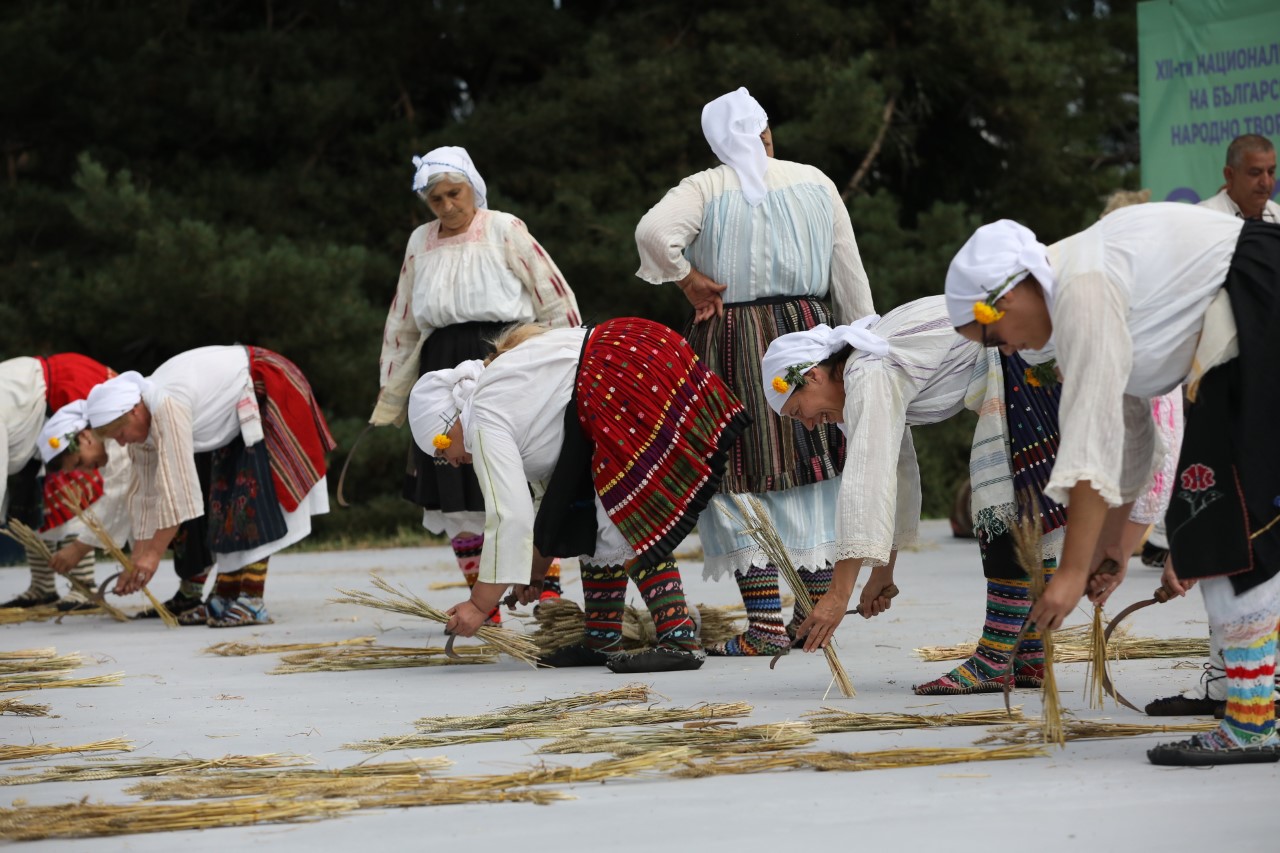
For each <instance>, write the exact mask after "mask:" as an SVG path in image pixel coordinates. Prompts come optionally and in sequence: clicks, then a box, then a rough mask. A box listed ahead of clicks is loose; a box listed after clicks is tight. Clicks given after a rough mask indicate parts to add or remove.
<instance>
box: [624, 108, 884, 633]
mask: <svg viewBox="0 0 1280 853" xmlns="http://www.w3.org/2000/svg"><path fill="white" fill-rule="evenodd" d="M702 131H703V134H704V135H705V136H706V139H707V142H708V143H709V144H710V146H711V150H712V151H714V152H715V154H716V157H718V158H719V159H720V161H721V163H722V165H720V166H717V167H716V168H714V169H708V170H707V171H704V172H699V173H698V174H696V175H692V176H690V177H688V178H685V179H684V180H683V181H682V182H681V183H680V184H679V186H677V187H675V188H674V189H672V190H671V191H669V192H668V193H667V194H666V196H665V197H663V199H662V200H661V201H660V202H658V204H656V205H655V206H654V207H653V209H652V210H650V211H649V212H648V213H646V214H645V216H644V218H643V219H641V220H640V223H639V225H638V226H637V227H636V246H637V248H638V249H639V252H640V260H641V264H640V269H639V271H638V272H637V273H636V274H637V275H638V276H639V277H640V278H642V279H644V280H645V281H647V282H649V283H651V284H662V283H664V282H671V281H674V282H676V284H677V285H678V286H679V287H680V289H681V290H682V291H683V292H684V294H685V296H686V297H687V298H688V300H689V302H690V303H691V304H692V305H693V308H694V312H695V313H694V318H693V324H692V326H691V328H690V330H689V333H688V338H689V343H690V345H691V346H692V347H693V349H694V351H695V352H697V353H698V356H699V357H700V358H701V359H702V360H703V361H704V362H705V363H706V364H707V366H708V367H710V368H711V370H713V371H714V372H715V373H716V374H717V375H718V376H720V377H721V378H722V379H723V380H724V381H725V382H726V383H727V384H728V385H729V387H730V388H731V389H732V390H733V392H734V394H735V395H736V396H737V397H738V398H739V399H740V400H742V402H743V404H744V405H746V406H747V409H748V411H749V412H750V413H751V416H752V419H753V425H752V427H751V428H750V429H749V430H748V431H747V433H746V434H745V435H744V437H743V440H742V441H740V442H738V443H737V444H736V445H735V446H734V447H733V449H732V450H731V452H730V459H729V464H728V466H727V467H726V470H725V477H724V482H723V484H722V486H721V494H720V495H718V496H716V497H715V498H713V500H712V509H711V510H710V511H709V512H706V513H704V514H703V515H702V518H701V519H700V520H699V524H698V529H699V531H700V533H701V537H702V547H703V553H704V555H705V563H704V566H705V572H706V574H707V575H708V576H710V577H715V578H719V577H721V576H722V575H724V574H725V573H727V572H732V573H733V576H734V578H735V579H736V580H737V583H738V589H739V590H740V591H741V593H742V600H743V602H744V603H745V604H746V608H747V620H748V627H747V630H746V632H745V633H743V634H740V635H738V636H737V637H734V638H733V639H731V640H729V641H728V642H727V643H724V644H721V645H719V646H716V647H713V648H710V649H708V652H709V653H711V654H722V655H735V656H747V655H773V654H777V653H778V652H783V651H786V650H787V649H788V648H790V645H791V640H790V637H789V636H788V634H789V633H790V632H794V630H795V627H794V626H795V624H798V622H797V621H796V620H793V625H792V626H791V627H790V628H789V629H784V626H783V623H782V614H781V605H780V599H779V589H778V569H777V567H776V566H774V565H772V564H771V563H770V562H769V560H768V557H767V556H766V555H765V554H764V552H763V550H762V549H761V548H760V547H759V546H758V545H757V544H756V543H755V542H754V541H753V540H752V539H751V538H750V537H749V536H747V535H745V534H743V533H741V532H740V531H739V530H738V529H737V527H738V525H736V524H735V523H734V522H733V521H732V520H731V519H732V518H736V517H737V515H736V511H735V510H734V507H735V504H734V503H733V501H732V499H731V498H730V497H729V495H730V494H748V493H749V494H753V495H754V496H755V497H757V498H758V499H760V501H761V502H762V503H763V504H764V505H765V506H766V507H767V508H768V510H769V515H770V517H771V518H772V519H773V522H774V524H775V525H776V527H777V529H778V532H779V534H780V535H781V536H782V538H783V541H784V542H785V543H786V545H787V550H788V552H789V553H790V554H791V555H792V557H793V559H794V561H795V563H796V565H797V566H798V567H799V569H800V574H801V576H802V577H803V578H804V580H805V585H806V587H807V588H808V591H809V594H810V596H811V597H812V598H814V599H818V598H820V597H821V596H822V594H823V593H825V592H826V590H827V587H828V586H829V584H830V582H831V563H832V562H833V561H834V559H835V557H834V554H835V545H836V543H835V528H834V525H833V519H834V507H835V500H836V492H837V489H838V485H839V481H838V476H839V473H840V457H841V453H842V450H843V443H842V441H841V438H840V433H839V431H838V430H836V429H835V427H834V426H828V425H823V426H820V427H818V428H817V429H814V430H812V431H807V430H803V429H801V428H799V426H798V425H796V424H794V423H792V424H788V423H784V422H783V421H782V420H781V419H779V417H778V416H777V415H776V414H774V412H773V411H772V410H771V409H770V408H769V406H768V404H767V403H766V402H765V399H764V396H763V394H762V392H761V386H760V356H761V355H762V354H763V351H764V348H765V347H767V346H768V345H769V343H770V341H772V340H774V339H775V338H776V337H778V336H779V335H783V334H786V333H788V332H794V331H799V330H803V329H809V328H812V327H814V326H817V325H819V324H823V323H832V322H835V323H845V322H850V321H852V320H854V319H856V318H858V317H862V316H864V315H867V314H870V313H871V312H872V310H873V309H872V303H871V289H870V286H869V285H868V283H867V275H866V272H865V271H864V270H863V267H862V259H861V257H860V256H859V254H858V244H857V241H856V240H855V239H854V234H853V226H852V224H851V223H850V221H849V212H848V210H846V209H845V206H844V202H843V201H842V200H841V199H840V196H839V194H838V193H837V192H836V187H835V184H833V183H832V181H831V179H830V178H828V177H827V176H826V175H824V174H823V173H822V172H821V171H819V170H818V169H816V168H814V167H813V166H806V165H804V164H802V163H793V162H789V161H786V160H778V159H775V158H774V156H773V135H772V131H771V130H770V129H769V119H768V116H767V115H765V111H764V109H763V108H762V107H761V106H760V104H759V103H758V102H757V101H756V99H755V98H753V97H751V95H750V94H749V93H748V92H747V90H746V89H738V90H737V91H734V92H729V93H728V94H726V95H722V96H721V97H719V98H716V99H715V100H714V101H712V102H711V103H709V104H707V105H706V107H705V108H704V109H703V111H702ZM827 300H830V302H831V303H833V305H834V321H833V310H832V308H829V307H828V305H827ZM721 508H724V509H726V510H728V511H729V512H730V515H729V516H726V515H725V514H724V513H722V512H721V511H720V509H721Z"/></svg>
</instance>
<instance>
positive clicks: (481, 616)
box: [444, 598, 489, 637]
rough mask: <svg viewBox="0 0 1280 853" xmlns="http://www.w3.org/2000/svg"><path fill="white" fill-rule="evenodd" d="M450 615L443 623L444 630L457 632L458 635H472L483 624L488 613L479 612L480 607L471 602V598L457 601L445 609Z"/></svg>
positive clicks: (451, 632)
mask: <svg viewBox="0 0 1280 853" xmlns="http://www.w3.org/2000/svg"><path fill="white" fill-rule="evenodd" d="M445 613H447V614H448V615H449V617H450V619H449V621H448V622H447V623H445V626H444V630H445V631H446V632H447V633H450V634H457V635H458V636H459V637H474V636H475V635H476V631H478V630H480V627H481V626H482V625H484V621H485V620H486V619H488V618H489V614H488V613H481V612H480V609H479V608H478V607H476V606H475V605H474V604H472V603H471V599H469V598H468V599H467V600H466V601H462V602H459V603H458V604H455V605H453V607H450V608H449V609H448V610H446V611H445Z"/></svg>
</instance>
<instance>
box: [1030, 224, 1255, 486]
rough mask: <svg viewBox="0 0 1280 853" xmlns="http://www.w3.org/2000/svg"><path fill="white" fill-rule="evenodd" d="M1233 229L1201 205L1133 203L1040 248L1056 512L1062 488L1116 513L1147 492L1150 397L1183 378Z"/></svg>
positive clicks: (1235, 234) (1155, 452)
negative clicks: (1054, 377)
mask: <svg viewBox="0 0 1280 853" xmlns="http://www.w3.org/2000/svg"><path fill="white" fill-rule="evenodd" d="M1243 226H1244V223H1243V222H1242V221H1241V220H1240V219H1237V218H1235V217H1233V216H1229V215H1226V214H1223V213H1219V212H1217V211H1213V210H1209V209H1206V208H1203V207H1194V206H1192V205H1186V204H1176V203H1165V202H1159V203H1150V204H1140V205H1134V206H1132V207H1126V208H1122V209H1120V210H1117V211H1115V212H1114V213H1111V214H1110V215H1108V216H1106V217H1105V218H1103V219H1101V220H1099V221H1098V222H1097V223H1096V224H1094V225H1092V226H1090V227H1089V228H1088V229H1086V230H1084V231H1082V232H1080V233H1079V234H1075V235H1073V236H1071V237H1068V238H1066V239H1065V240H1062V241H1060V242H1058V243H1055V244H1053V245H1052V246H1050V247H1049V263H1050V265H1051V266H1052V268H1053V271H1054V275H1055V276H1056V277H1057V284H1056V286H1055V288H1054V291H1053V294H1052V298H1051V299H1050V301H1049V311H1050V316H1051V317H1052V319H1053V342H1054V344H1055V345H1056V349H1057V357H1058V364H1059V367H1060V369H1061V371H1062V375H1063V381H1062V402H1061V406H1060V408H1059V416H1058V418H1059V425H1060V429H1061V443H1060V445H1059V447H1058V455H1057V460H1056V462H1055V463H1054V467H1053V475H1052V477H1051V478H1050V480H1049V486H1048V487H1047V488H1046V490H1045V493H1046V494H1047V495H1048V496H1049V497H1050V498H1052V499H1053V500H1055V501H1058V502H1059V503H1062V504H1066V503H1067V502H1068V495H1069V493H1070V490H1071V487H1072V486H1074V485H1075V484H1076V483H1078V482H1084V481H1088V482H1090V483H1091V484H1092V485H1093V488H1094V489H1096V490H1097V491H1098V492H1099V493H1100V494H1101V495H1102V497H1103V498H1104V499H1105V500H1106V502H1107V504H1108V505H1109V506H1119V505H1120V504H1123V503H1127V502H1129V501H1132V500H1134V499H1136V498H1137V497H1138V496H1139V495H1140V494H1141V493H1142V492H1143V490H1144V489H1145V488H1146V487H1147V484H1148V483H1149V482H1150V480H1151V475H1152V472H1153V471H1154V470H1155V467H1156V466H1157V465H1158V464H1159V462H1160V459H1161V457H1162V455H1163V446H1162V443H1161V442H1160V441H1159V439H1158V438H1157V435H1156V430H1155V424H1154V422H1153V421H1152V419H1151V402H1150V401H1151V398H1152V397H1157V396H1160V395H1161V394H1165V393H1167V392H1169V391H1171V390H1172V389H1173V388H1175V387H1176V386H1177V385H1179V384H1180V383H1182V382H1183V381H1184V380H1185V379H1186V378H1187V377H1188V375H1189V374H1190V373H1191V366H1192V359H1193V356H1194V355H1195V349H1196V344H1197V342H1198V340H1199V337H1200V331H1201V328H1202V326H1203V324H1204V317H1205V311H1206V310H1207V309H1208V307H1209V303H1210V302H1211V300H1212V299H1213V297H1214V296H1215V295H1216V294H1217V293H1218V291H1219V290H1221V289H1222V286H1223V284H1224V283H1225V280H1226V275H1227V270H1228V268H1229V267H1230V264H1231V258H1232V255H1233V254H1234V253H1235V247H1236V241H1237V240H1238V239H1239V236H1240V230H1241V228H1242V227H1243Z"/></svg>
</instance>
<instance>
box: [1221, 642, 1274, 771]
mask: <svg viewBox="0 0 1280 853" xmlns="http://www.w3.org/2000/svg"><path fill="white" fill-rule="evenodd" d="M1251 639H1252V641H1250V640H1249V639H1244V640H1241V639H1237V638H1235V637H1234V636H1233V638H1232V640H1231V641H1230V643H1231V644H1230V645H1227V643H1226V642H1224V643H1223V647H1222V657H1223V658H1224V659H1225V660H1226V662H1227V713H1226V716H1225V717H1224V718H1223V720H1222V725H1221V726H1220V727H1219V729H1218V731H1217V732H1216V734H1219V735H1221V736H1223V737H1226V738H1230V740H1231V741H1232V743H1231V745H1232V746H1256V745H1258V744H1261V743H1265V742H1267V741H1270V740H1272V739H1273V737H1274V732H1275V724H1276V706H1275V702H1274V701H1273V700H1272V698H1271V697H1272V693H1273V692H1274V690H1275V674H1276V628H1275V626H1274V625H1273V626H1271V629H1270V631H1268V632H1267V633H1265V634H1261V635H1260V636H1257V637H1254V638H1251ZM1237 644H1238V645H1237Z"/></svg>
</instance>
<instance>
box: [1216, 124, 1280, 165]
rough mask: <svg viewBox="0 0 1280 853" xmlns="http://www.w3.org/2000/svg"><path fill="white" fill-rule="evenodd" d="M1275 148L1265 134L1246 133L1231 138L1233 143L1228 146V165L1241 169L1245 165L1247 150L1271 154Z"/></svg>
mask: <svg viewBox="0 0 1280 853" xmlns="http://www.w3.org/2000/svg"><path fill="white" fill-rule="evenodd" d="M1275 150H1276V147H1275V146H1274V145H1272V144H1271V140H1270V139H1267V138H1266V137H1265V136H1259V135H1258V134H1256V133H1246V134H1244V135H1243V136H1237V137H1236V138H1235V139H1233V140H1231V144H1230V145H1228V146H1227V166H1228V167H1229V168H1232V169H1239V168H1240V167H1241V166H1243V165H1244V155H1245V153H1246V152H1252V151H1256V152H1258V153H1259V154H1269V153H1270V152H1272V151H1275Z"/></svg>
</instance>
